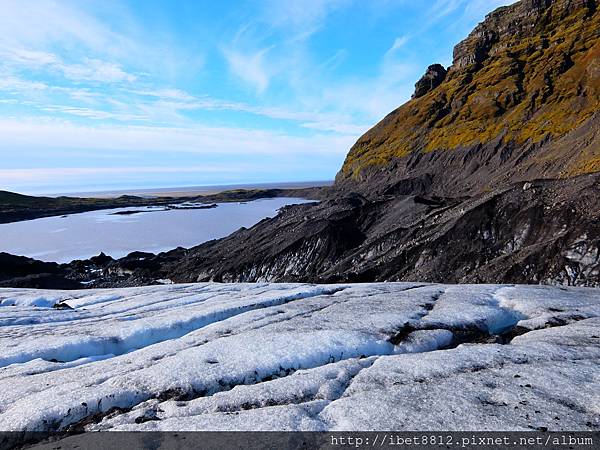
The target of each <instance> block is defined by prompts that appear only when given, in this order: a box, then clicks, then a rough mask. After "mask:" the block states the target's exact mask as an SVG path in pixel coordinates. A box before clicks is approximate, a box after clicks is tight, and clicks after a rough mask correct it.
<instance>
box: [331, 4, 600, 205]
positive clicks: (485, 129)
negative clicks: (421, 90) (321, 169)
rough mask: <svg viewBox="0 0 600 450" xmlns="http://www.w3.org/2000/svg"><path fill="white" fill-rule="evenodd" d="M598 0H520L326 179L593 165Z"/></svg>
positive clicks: (599, 59)
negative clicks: (334, 175)
mask: <svg viewBox="0 0 600 450" xmlns="http://www.w3.org/2000/svg"><path fill="white" fill-rule="evenodd" d="M599 109H600V11H599V9H598V0H522V1H520V2H518V3H516V4H514V5H511V6H508V7H503V8H499V9H498V10H496V11H494V12H493V13H491V14H489V15H488V16H487V17H486V19H485V21H484V22H482V23H481V24H479V25H478V26H477V27H476V28H475V30H474V31H473V32H472V33H471V34H470V35H469V36H468V37H467V38H466V39H465V40H464V41H462V42H461V43H459V44H458V45H457V46H456V47H455V49H454V60H453V64H452V66H451V67H450V68H449V70H448V73H447V75H446V76H445V78H444V80H443V82H441V84H439V86H437V87H435V88H434V89H432V90H430V91H429V92H427V93H426V94H425V95H423V96H420V97H419V96H417V97H415V98H413V99H412V100H410V101H409V102H407V103H406V104H404V105H402V106H401V107H399V108H398V109H397V110H395V111H393V112H392V113H390V114H389V115H388V116H387V117H386V118H384V119H383V120H382V121H381V122H380V123H379V124H377V125H376V126H375V127H374V128H372V129H371V130H369V131H368V132H367V133H366V134H365V135H364V136H362V137H361V138H360V139H359V140H358V142H357V143H356V144H355V145H354V146H353V147H352V149H351V150H350V153H349V154H348V156H347V158H346V161H345V163H344V165H343V167H342V170H341V171H340V173H339V174H338V176H337V180H336V181H337V185H338V187H340V188H342V189H350V190H357V191H365V192H366V191H368V192H369V193H377V194H381V193H409V192H414V191H415V190H427V191H429V193H438V194H441V195H464V194H474V193H477V192H481V191H486V190H489V189H493V188H495V187H498V186H499V185H502V184H505V183H510V182H515V181H522V180H527V179H534V178H562V177H571V176H575V175H580V174H584V173H589V172H595V171H600V113H598V110H599Z"/></svg>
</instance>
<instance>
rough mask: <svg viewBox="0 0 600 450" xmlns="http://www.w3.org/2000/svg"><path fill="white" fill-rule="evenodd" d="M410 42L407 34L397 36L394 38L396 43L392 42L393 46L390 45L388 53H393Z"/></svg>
mask: <svg viewBox="0 0 600 450" xmlns="http://www.w3.org/2000/svg"><path fill="white" fill-rule="evenodd" d="M407 42H408V37H407V36H400V37H397V38H396V39H395V40H394V43H393V44H392V46H391V47H390V49H389V50H388V53H392V52H395V51H396V50H398V49H400V48H402V47H404V45H405V44H406V43H407Z"/></svg>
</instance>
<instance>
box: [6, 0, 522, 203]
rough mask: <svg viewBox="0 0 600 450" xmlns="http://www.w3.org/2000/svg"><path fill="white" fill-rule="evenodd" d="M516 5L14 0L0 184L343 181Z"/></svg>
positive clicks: (27, 188) (63, 187)
mask: <svg viewBox="0 0 600 450" xmlns="http://www.w3.org/2000/svg"><path fill="white" fill-rule="evenodd" d="M509 3H512V1H503V0H494V1H492V2H488V1H486V2H484V1H481V0H474V1H467V0H437V1H436V2H434V3H433V4H431V3H430V2H425V1H424V0H423V1H417V2H405V1H399V2H389V1H387V0H374V1H373V2H368V3H365V2H358V1H356V0H307V1H306V2H303V3H302V4H300V3H298V2H279V1H275V0H272V1H271V0H269V1H266V2H262V3H256V2H253V1H250V0H238V1H236V2H227V4H226V5H221V4H212V3H211V4H199V2H194V1H191V0H190V1H182V2H177V3H176V4H172V3H170V2H161V1H158V0H157V1H149V2H145V3H143V4H140V3H137V2H133V1H129V0H116V1H114V2H99V1H93V0H89V1H85V2H82V1H74V0H63V1H60V2H57V1H52V0H31V1H28V2H26V3H25V2H20V1H17V0H6V1H5V2H3V14H2V15H1V16H0V136H1V137H0V152H1V153H2V156H3V160H4V165H3V167H2V168H0V180H2V183H1V184H0V189H11V190H17V191H24V192H35V193H38V192H57V191H69V190H73V191H78V190H82V188H83V186H84V185H85V189H86V190H94V189H95V188H97V189H107V188H108V187H112V188H115V189H116V188H120V187H123V188H128V187H130V186H133V185H135V186H136V187H159V186H167V185H171V186H177V185H182V184H186V185H190V184H198V185H200V184H223V183H246V182H249V183H251V182H269V181H307V180H311V179H312V180H314V179H327V178H328V179H331V178H333V176H334V175H335V173H336V172H337V170H338V169H339V167H340V165H341V163H342V161H343V159H344V156H345V154H346V152H347V151H348V149H349V148H350V146H351V145H352V143H353V142H355V140H356V139H357V138H358V137H359V136H360V135H361V134H362V133H363V132H365V131H366V130H367V129H368V128H369V127H370V126H372V125H374V124H375V123H376V122H377V121H378V120H380V119H381V118H382V117H383V116H385V115H386V114H387V113H388V112H389V111H391V110H392V109H394V108H396V107H397V106H399V105H400V104H401V103H403V102H404V101H406V100H407V99H408V98H409V97H410V94H411V93H412V89H413V85H414V83H415V81H416V80H417V79H418V77H419V76H420V75H421V73H422V72H423V70H424V69H425V68H426V67H427V66H428V65H429V64H431V63H433V62H442V63H444V64H449V63H450V58H451V53H452V47H453V45H454V44H456V43H457V42H458V41H459V40H460V39H461V38H463V37H465V36H466V34H467V33H468V32H469V31H470V30H471V28H472V27H473V25H474V24H475V23H477V22H478V21H480V20H481V19H482V18H483V16H484V15H485V14H486V13H487V12H489V10H491V9H493V8H494V7H496V6H500V5H504V4H509ZM434 28H435V30H436V33H435V34H436V35H435V36H432V34H431V33H430V30H431V29H434ZM128 168H129V169H128ZM189 168H193V170H190V169H189ZM59 169H60V170H59ZM75 169H77V170H75ZM36 175H37V177H36Z"/></svg>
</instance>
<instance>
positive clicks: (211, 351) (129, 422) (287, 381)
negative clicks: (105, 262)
mask: <svg viewBox="0 0 600 450" xmlns="http://www.w3.org/2000/svg"><path fill="white" fill-rule="evenodd" d="M0 349H1V352H0V430H5V431H8V430H11V431H12V430H15V431H33V430H39V431H42V430H44V431H46V430H50V431H57V430H69V429H70V430H73V429H86V430H531V429H543V428H547V429H549V430H596V431H597V430H599V429H600V290H595V289H586V288H558V287H542V286H492V285H476V286H475V285H460V286H454V285H439V284H425V283H373V284H348V285H309V284H267V283H263V284H214V283H203V284H188V285H165V286H151V287H143V288H128V289H114V290H82V291H41V290H28V289H0Z"/></svg>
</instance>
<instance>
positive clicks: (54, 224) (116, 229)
mask: <svg viewBox="0 0 600 450" xmlns="http://www.w3.org/2000/svg"><path fill="white" fill-rule="evenodd" d="M309 201H310V200H304V199H300V198H273V199H261V200H255V201H253V202H247V203H219V204H218V207H217V208H213V209H180V210H177V209H174V210H164V209H162V208H161V207H141V208H119V209H110V210H108V209H105V210H100V211H91V212H85V213H80V214H71V215H68V216H63V217H47V218H43V219H35V220H28V221H24V222H14V223H7V224H1V225H0V251H4V252H7V253H12V254H15V255H23V256H29V257H31V258H36V259H40V260H43V261H56V262H69V261H72V260H74V259H87V258H89V257H91V256H94V255H97V254H99V253H100V252H104V253H106V254H107V255H110V256H112V257H113V258H120V257H122V256H125V255H127V254H129V253H131V252H133V251H144V252H151V253H158V252H162V251H166V250H171V249H173V248H175V247H193V246H195V245H198V244H201V243H202V242H206V241H209V240H211V239H218V238H222V237H225V236H227V235H229V234H231V233H232V232H234V231H236V230H238V229H239V228H240V227H246V228H249V227H251V226H252V225H254V224H256V223H257V222H259V221H260V220H262V219H264V218H266V217H274V216H275V215H277V210H278V209H279V208H281V207H282V206H285V205H290V204H298V203H306V202H309ZM119 211H142V212H140V213H137V214H132V215H115V214H114V213H115V212H119Z"/></svg>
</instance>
